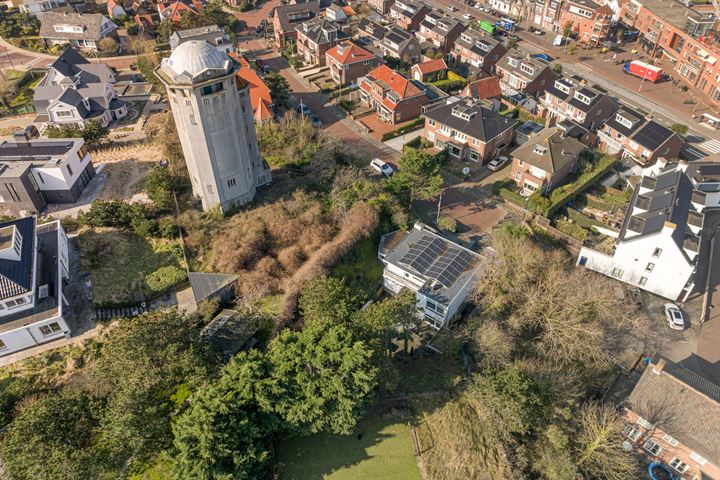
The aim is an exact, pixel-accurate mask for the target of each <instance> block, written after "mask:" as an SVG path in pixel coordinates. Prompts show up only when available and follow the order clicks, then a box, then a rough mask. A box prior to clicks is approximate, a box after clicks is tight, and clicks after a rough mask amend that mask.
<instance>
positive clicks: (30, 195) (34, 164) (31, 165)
mask: <svg viewBox="0 0 720 480" xmlns="http://www.w3.org/2000/svg"><path fill="white" fill-rule="evenodd" d="M94 176H95V168H94V167H93V164H92V161H91V160H90V154H89V153H88V152H87V149H86V148H85V145H84V141H83V139H82V138H53V139H45V138H42V139H41V138H30V135H29V134H28V132H27V131H23V132H19V133H17V134H15V135H14V136H13V138H12V139H7V140H0V213H5V214H12V215H28V214H29V213H31V212H36V213H40V212H42V211H43V209H44V208H45V206H46V205H48V204H50V203H56V204H68V203H75V202H76V201H77V200H78V199H79V198H80V195H82V192H83V191H84V190H85V187H87V185H88V183H90V180H92V178H93V177H94Z"/></svg>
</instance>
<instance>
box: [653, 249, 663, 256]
mask: <svg viewBox="0 0 720 480" xmlns="http://www.w3.org/2000/svg"><path fill="white" fill-rule="evenodd" d="M661 253H662V248H656V249H655V250H654V251H653V257H655V258H660V254H661Z"/></svg>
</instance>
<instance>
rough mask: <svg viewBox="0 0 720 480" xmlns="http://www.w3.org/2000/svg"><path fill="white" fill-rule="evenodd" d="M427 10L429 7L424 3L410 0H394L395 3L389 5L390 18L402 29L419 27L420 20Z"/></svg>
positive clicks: (428, 10)
mask: <svg viewBox="0 0 720 480" xmlns="http://www.w3.org/2000/svg"><path fill="white" fill-rule="evenodd" d="M429 12H430V8H428V6H427V5H425V4H424V3H419V2H413V1H412V0H410V1H408V0H395V3H394V4H393V5H392V6H391V7H390V18H392V19H393V20H394V23H395V24H396V25H397V26H399V27H400V28H402V29H403V30H406V31H410V30H413V31H415V30H417V29H418V28H420V22H422V20H423V18H425V15H427V14H428V13H429Z"/></svg>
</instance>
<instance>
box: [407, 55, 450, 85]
mask: <svg viewBox="0 0 720 480" xmlns="http://www.w3.org/2000/svg"><path fill="white" fill-rule="evenodd" d="M447 70H448V66H447V63H445V60H443V59H442V58H438V59H435V60H430V61H428V62H423V63H416V64H415V65H413V66H412V68H411V69H410V74H411V75H412V78H413V79H415V80H417V81H418V82H434V81H436V80H442V79H443V78H447Z"/></svg>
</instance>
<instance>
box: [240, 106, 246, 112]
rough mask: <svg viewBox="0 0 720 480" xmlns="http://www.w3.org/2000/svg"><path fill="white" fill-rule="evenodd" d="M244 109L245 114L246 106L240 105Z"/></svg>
mask: <svg viewBox="0 0 720 480" xmlns="http://www.w3.org/2000/svg"><path fill="white" fill-rule="evenodd" d="M240 106H241V107H242V111H243V113H245V105H240Z"/></svg>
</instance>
